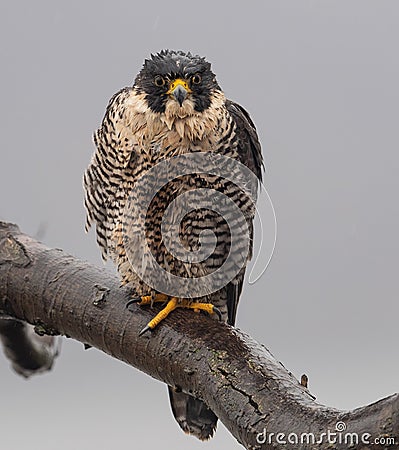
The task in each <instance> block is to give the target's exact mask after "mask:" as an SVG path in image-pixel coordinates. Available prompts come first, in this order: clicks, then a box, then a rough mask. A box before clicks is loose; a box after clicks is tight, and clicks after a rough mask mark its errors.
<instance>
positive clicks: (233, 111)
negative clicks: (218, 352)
mask: <svg viewBox="0 0 399 450" xmlns="http://www.w3.org/2000/svg"><path fill="white" fill-rule="evenodd" d="M226 107H227V110H228V111H229V113H230V115H231V116H232V118H233V120H234V122H235V125H236V136H237V139H238V148H239V158H240V162H241V163H243V164H245V165H246V166H247V167H248V168H249V169H250V170H251V171H252V172H253V173H254V174H255V175H256V177H257V178H258V180H259V181H260V182H261V181H262V171H263V167H264V166H263V157H262V150H261V145H260V142H259V139H258V134H257V132H256V127H255V124H254V123H253V122H252V120H251V117H250V116H249V114H248V112H247V111H246V110H245V109H244V108H243V107H242V106H240V105H239V104H238V103H234V102H232V101H231V100H227V101H226ZM248 227H249V234H250V248H249V255H248V260H249V259H251V258H252V247H253V217H252V218H250V219H249V221H248ZM244 273H245V269H244V270H242V271H241V272H240V273H239V274H238V275H237V277H236V278H235V279H234V280H233V281H232V282H230V283H229V284H228V285H227V311H228V323H229V324H230V325H234V323H235V319H236V314H237V306H238V301H239V299H240V295H241V291H242V285H243V282H244Z"/></svg>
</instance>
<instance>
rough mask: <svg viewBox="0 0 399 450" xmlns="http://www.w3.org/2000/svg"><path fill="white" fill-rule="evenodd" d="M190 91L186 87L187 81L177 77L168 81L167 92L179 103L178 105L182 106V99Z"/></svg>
mask: <svg viewBox="0 0 399 450" xmlns="http://www.w3.org/2000/svg"><path fill="white" fill-rule="evenodd" d="M190 92H191V89H190V88H189V87H188V83H187V81H184V80H182V79H181V78H178V79H177V80H174V81H172V83H170V87H169V90H168V92H167V93H168V94H169V95H171V96H172V97H173V98H174V99H175V100H176V101H177V102H178V103H179V105H180V106H182V105H183V102H184V100H185V99H186V97H187V95H188V94H189V93H190Z"/></svg>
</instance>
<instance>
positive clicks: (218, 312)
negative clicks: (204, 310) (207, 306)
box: [213, 306, 222, 321]
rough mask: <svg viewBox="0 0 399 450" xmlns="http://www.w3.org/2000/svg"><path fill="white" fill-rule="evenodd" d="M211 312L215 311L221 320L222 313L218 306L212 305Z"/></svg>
mask: <svg viewBox="0 0 399 450" xmlns="http://www.w3.org/2000/svg"><path fill="white" fill-rule="evenodd" d="M213 312H214V313H216V314H217V315H218V317H219V320H220V321H222V313H221V311H220V309H219V308H216V306H214V307H213Z"/></svg>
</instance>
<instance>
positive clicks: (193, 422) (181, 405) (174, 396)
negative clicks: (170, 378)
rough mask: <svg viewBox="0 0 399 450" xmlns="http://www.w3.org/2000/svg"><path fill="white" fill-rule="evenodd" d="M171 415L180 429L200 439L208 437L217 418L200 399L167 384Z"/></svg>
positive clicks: (214, 428)
mask: <svg viewBox="0 0 399 450" xmlns="http://www.w3.org/2000/svg"><path fill="white" fill-rule="evenodd" d="M168 390H169V399H170V405H171V407H172V412H173V415H174V416H175V419H176V421H177V423H178V424H179V425H180V427H181V429H182V430H183V431H184V432H185V433H188V434H191V435H193V436H195V437H197V438H198V439H200V440H201V441H205V440H207V439H210V438H211V437H212V436H213V433H214V432H215V430H216V424H217V421H218V418H217V417H216V416H215V414H214V413H213V412H212V411H211V410H210V409H209V408H208V407H207V406H206V405H205V403H204V402H203V401H201V400H198V399H196V398H194V397H193V396H191V395H189V394H185V393H184V392H178V391H176V390H175V389H173V388H171V387H170V386H168Z"/></svg>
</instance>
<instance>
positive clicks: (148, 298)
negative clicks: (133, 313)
mask: <svg viewBox="0 0 399 450" xmlns="http://www.w3.org/2000/svg"><path fill="white" fill-rule="evenodd" d="M168 298H169V297H168V296H167V295H165V294H155V296H152V295H143V296H142V297H134V298H132V299H131V300H129V301H128V302H127V303H126V308H129V306H130V305H132V304H133V303H138V304H139V305H140V306H143V305H152V304H153V303H163V302H166V301H167V300H168Z"/></svg>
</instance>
